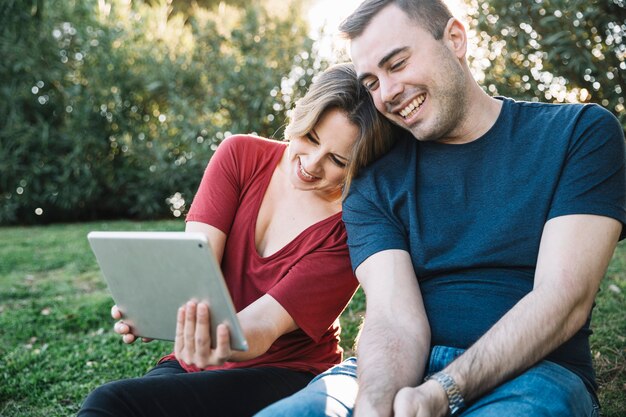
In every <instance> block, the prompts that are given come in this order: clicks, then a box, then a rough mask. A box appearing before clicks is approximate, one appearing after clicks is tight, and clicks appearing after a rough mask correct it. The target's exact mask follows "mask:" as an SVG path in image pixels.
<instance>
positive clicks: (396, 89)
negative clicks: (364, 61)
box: [378, 77, 403, 104]
mask: <svg viewBox="0 0 626 417" xmlns="http://www.w3.org/2000/svg"><path fill="white" fill-rule="evenodd" d="M378 82H379V83H380V94H381V99H382V101H383V103H385V104H393V103H394V102H395V101H396V99H397V98H398V97H399V96H400V94H402V88H403V87H402V84H401V83H399V82H398V81H397V80H395V79H393V78H392V77H389V78H385V79H379V81H378Z"/></svg>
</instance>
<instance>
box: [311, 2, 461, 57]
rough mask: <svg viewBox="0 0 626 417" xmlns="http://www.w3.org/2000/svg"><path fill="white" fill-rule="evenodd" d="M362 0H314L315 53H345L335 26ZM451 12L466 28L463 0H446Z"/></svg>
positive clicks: (335, 55) (312, 8)
mask: <svg viewBox="0 0 626 417" xmlns="http://www.w3.org/2000/svg"><path fill="white" fill-rule="evenodd" d="M362 1H363V0H314V1H313V3H312V5H311V7H310V9H309V11H308V21H309V23H310V25H311V37H312V38H313V39H315V40H316V41H317V48H318V51H317V53H318V54H320V55H322V56H324V57H325V58H328V59H331V60H342V59H343V58H342V56H343V57H345V56H347V55H344V54H346V53H347V52H346V51H347V44H346V42H345V40H343V39H341V37H340V36H339V34H338V30H337V27H338V26H339V24H340V23H341V22H342V21H343V20H344V19H345V18H346V17H348V15H349V14H350V13H352V12H353V11H354V9H356V8H357V6H358V5H359V4H360V3H361V2H362ZM446 4H447V5H448V7H449V8H450V11H451V12H452V14H453V15H454V16H455V17H457V18H458V19H459V20H461V21H462V22H463V24H464V25H465V27H466V28H467V20H466V18H465V17H466V6H465V3H464V2H463V0H446Z"/></svg>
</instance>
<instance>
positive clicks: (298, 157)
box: [288, 109, 359, 199]
mask: <svg viewBox="0 0 626 417" xmlns="http://www.w3.org/2000/svg"><path fill="white" fill-rule="evenodd" d="M358 134H359V129H358V128H357V127H356V126H355V125H353V124H352V123H350V122H349V121H348V119H347V117H346V116H345V114H344V113H343V112H342V111H341V110H338V109H332V110H327V111H325V112H324V113H323V114H322V117H320V119H319V120H318V122H317V124H316V125H315V126H314V127H313V130H311V132H309V133H308V134H307V135H305V136H303V137H296V138H293V139H291V142H290V143H289V154H288V158H289V167H290V168H289V179H290V180H291V183H292V184H293V186H294V187H295V188H297V189H299V190H304V191H317V192H319V193H320V194H322V196H323V197H325V198H327V199H335V198H338V197H340V196H341V187H342V185H343V182H344V179H345V175H346V165H347V163H348V157H349V155H350V151H351V150H352V145H354V142H355V140H356V138H357V135H358Z"/></svg>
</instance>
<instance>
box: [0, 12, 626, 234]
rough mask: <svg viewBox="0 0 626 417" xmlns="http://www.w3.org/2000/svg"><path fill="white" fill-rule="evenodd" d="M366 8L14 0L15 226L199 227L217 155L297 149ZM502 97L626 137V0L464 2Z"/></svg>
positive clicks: (1, 113)
mask: <svg viewBox="0 0 626 417" xmlns="http://www.w3.org/2000/svg"><path fill="white" fill-rule="evenodd" d="M358 3H359V1H358V0H356V1H355V0H349V1H348V0H258V1H254V2H249V1H245V0H230V1H218V0H189V1H187V0H150V1H149V0H143V1H141V0H0V225H10V224H33V223H52V222H68V221H72V222H73V221H85V220H96V219H98V220H100V219H117V218H126V219H163V218H176V217H181V216H183V215H184V214H185V212H186V210H187V209H188V207H189V204H190V203H191V199H192V198H193V194H194V193H195V190H196V187H197V185H198V183H199V181H200V178H201V176H202V172H203V170H204V167H205V166H206V163H207V161H208V159H209V158H210V157H211V155H212V153H213V151H214V150H215V148H216V146H217V145H218V144H219V143H220V141H221V140H223V139H224V138H225V137H228V136H229V135H230V134H233V133H256V134H259V135H262V136H265V137H273V138H277V139H279V138H282V134H283V127H284V125H285V122H286V118H287V115H288V112H289V109H290V108H291V107H292V106H293V104H294V101H295V100H297V99H298V98H299V97H300V96H302V94H303V92H304V91H306V88H307V86H308V85H309V83H310V81H311V79H312V78H313V77H315V75H316V74H317V73H319V72H320V71H322V70H323V69H324V68H325V67H326V66H328V65H329V64H330V63H332V62H336V61H345V60H347V59H348V58H347V55H346V52H345V45H344V43H343V42H342V41H341V40H340V39H338V37H337V35H336V33H335V31H336V27H337V24H338V23H339V21H340V20H341V19H342V18H343V17H345V16H346V15H347V14H348V13H349V12H350V11H352V10H353V9H354V8H355V7H356V5H357V4H358ZM450 5H451V7H452V9H453V10H454V11H455V12H456V13H457V14H458V15H459V17H461V20H462V21H463V22H464V23H465V24H466V27H467V28H468V31H469V34H470V37H471V48H470V51H469V57H468V59H469V61H470V65H471V68H472V70H473V71H474V74H475V76H476V77H477V78H478V79H479V81H480V83H481V85H483V86H484V88H485V89H486V90H487V91H488V92H489V93H490V94H493V95H505V96H509V97H513V98H516V99H526V100H540V101H547V102H584V103H589V102H593V103H598V104H600V105H602V106H603V107H605V108H607V109H608V110H610V111H611V112H613V114H615V116H616V117H618V119H619V120H620V122H621V123H622V126H626V110H625V107H624V106H625V104H624V93H623V89H624V88H626V83H625V75H626V39H625V36H626V1H625V0H602V1H594V0H584V1H583V0H567V1H566V0H532V1H531V0H529V1H511V0H491V1H476V0H466V1H463V0H458V1H454V2H450Z"/></svg>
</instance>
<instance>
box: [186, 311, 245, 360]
mask: <svg viewBox="0 0 626 417" xmlns="http://www.w3.org/2000/svg"><path fill="white" fill-rule="evenodd" d="M174 353H175V355H176V359H178V360H180V361H183V362H185V363H186V364H188V365H195V366H197V367H198V368H205V367H207V366H210V365H222V364H223V363H224V362H226V361H227V360H228V359H229V358H230V357H231V355H232V354H233V351H232V350H231V348H230V332H229V330H228V326H226V325H225V324H220V325H218V326H217V341H216V344H215V349H212V348H211V319H210V313H209V306H208V305H206V304H205V303H195V302H193V301H189V302H188V303H187V304H186V305H184V306H182V307H180V308H179V309H178V317H177V320H176V340H175V342H174Z"/></svg>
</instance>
